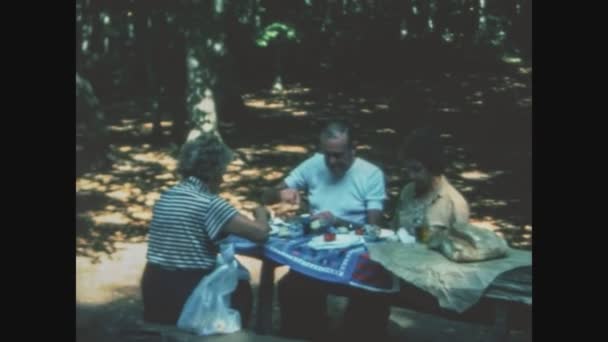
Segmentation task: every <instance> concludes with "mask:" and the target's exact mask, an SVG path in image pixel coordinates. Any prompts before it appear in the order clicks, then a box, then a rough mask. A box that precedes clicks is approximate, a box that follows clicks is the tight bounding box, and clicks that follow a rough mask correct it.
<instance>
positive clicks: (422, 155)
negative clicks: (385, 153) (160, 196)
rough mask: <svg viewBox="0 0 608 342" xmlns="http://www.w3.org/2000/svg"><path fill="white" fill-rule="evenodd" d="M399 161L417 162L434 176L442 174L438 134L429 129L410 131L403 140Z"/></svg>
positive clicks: (441, 157) (443, 166)
mask: <svg viewBox="0 0 608 342" xmlns="http://www.w3.org/2000/svg"><path fill="white" fill-rule="evenodd" d="M399 159H400V160H401V161H402V162H404V161H406V160H416V161H419V162H420V163H421V164H422V165H423V166H424V167H425V168H426V169H427V170H428V171H429V172H430V173H431V174H432V175H434V176H439V175H441V174H443V172H444V171H445V168H446V162H445V156H444V152H443V146H442V144H441V140H440V137H439V134H438V133H437V132H436V131H435V130H433V129H431V128H419V129H415V130H414V131H412V132H411V133H410V134H409V135H408V136H407V137H406V138H405V140H404V143H403V145H402V148H401V151H400V153H399Z"/></svg>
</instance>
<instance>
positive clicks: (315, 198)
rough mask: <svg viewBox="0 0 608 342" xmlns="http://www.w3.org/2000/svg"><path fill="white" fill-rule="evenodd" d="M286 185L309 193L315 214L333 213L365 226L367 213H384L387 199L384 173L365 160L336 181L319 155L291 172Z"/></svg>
mask: <svg viewBox="0 0 608 342" xmlns="http://www.w3.org/2000/svg"><path fill="white" fill-rule="evenodd" d="M285 184H287V187H289V188H295V189H299V190H305V191H307V192H308V201H309V202H310V211H311V213H312V214H316V213H319V212H322V211H331V213H332V214H333V215H334V216H335V217H337V218H341V219H344V220H348V221H351V222H355V223H361V224H364V223H366V222H367V210H373V209H376V210H382V209H383V206H384V200H385V199H386V192H385V183H384V174H383V173H382V170H380V168H378V167H377V166H375V165H373V164H372V163H370V162H368V161H366V160H363V159H361V158H355V160H354V162H353V164H352V165H351V167H350V168H349V169H348V171H347V172H346V174H345V175H344V176H343V177H342V178H340V179H338V180H335V179H334V177H333V176H332V174H331V172H330V170H329V169H328V168H327V165H326V164H325V160H324V157H323V154H321V153H316V154H315V155H314V156H312V157H310V158H308V159H307V160H305V161H304V162H302V163H301V164H300V165H299V166H298V167H296V168H295V169H294V170H293V171H291V173H290V174H289V176H287V177H286V178H285Z"/></svg>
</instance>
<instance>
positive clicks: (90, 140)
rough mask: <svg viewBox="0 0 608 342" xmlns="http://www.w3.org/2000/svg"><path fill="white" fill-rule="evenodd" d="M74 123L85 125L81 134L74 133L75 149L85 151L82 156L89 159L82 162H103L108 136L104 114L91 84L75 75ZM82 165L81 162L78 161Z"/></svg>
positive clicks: (77, 74)
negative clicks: (79, 148) (78, 148)
mask: <svg viewBox="0 0 608 342" xmlns="http://www.w3.org/2000/svg"><path fill="white" fill-rule="evenodd" d="M76 122H77V123H81V124H84V125H85V129H84V131H83V132H80V133H81V134H80V135H79V134H78V133H79V132H78V130H77V132H76V143H77V147H78V146H80V147H81V148H84V150H86V151H87V153H85V154H84V155H85V156H87V157H88V158H90V159H89V160H86V161H84V162H85V163H87V162H91V161H96V162H98V161H100V162H105V159H106V155H105V151H106V147H107V143H108V134H107V130H106V122H105V114H104V112H103V111H102V110H101V107H100V104H99V100H98V99H97V96H96V95H95V91H94V89H93V86H92V85H91V82H89V81H88V80H87V79H86V78H84V77H82V76H81V75H80V74H79V73H78V72H77V73H76ZM79 162H80V163H79V164H80V165H82V164H83V163H82V162H83V160H82V159H81V160H79Z"/></svg>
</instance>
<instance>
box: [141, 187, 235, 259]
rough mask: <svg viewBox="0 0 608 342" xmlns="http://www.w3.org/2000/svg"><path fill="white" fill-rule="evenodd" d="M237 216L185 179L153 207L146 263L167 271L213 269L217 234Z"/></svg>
mask: <svg viewBox="0 0 608 342" xmlns="http://www.w3.org/2000/svg"><path fill="white" fill-rule="evenodd" d="M237 213H238V212H237V210H236V209H235V208H234V207H233V206H231V205H230V204H228V203H227V202H226V201H224V200H223V199H221V198H220V197H218V196H217V195H213V194H211V193H209V189H208V188H207V186H206V185H205V184H203V183H202V182H201V181H200V180H198V179H197V178H194V177H189V178H187V179H185V180H184V181H182V182H181V183H179V184H177V185H176V186H174V187H172V188H171V189H169V190H167V191H166V192H165V193H163V194H162V195H161V197H160V199H159V200H158V201H157V202H156V204H155V205H154V212H153V217H152V223H151V224H150V230H149V235H148V253H147V259H148V261H149V262H151V263H154V264H157V265H160V266H164V267H168V268H178V269H205V270H208V269H212V268H213V267H214V266H215V260H216V255H217V252H218V246H217V244H216V242H217V241H218V239H219V238H220V230H221V228H222V227H223V226H224V224H225V223H226V222H228V220H229V219H230V218H232V217H233V216H234V215H236V214H237Z"/></svg>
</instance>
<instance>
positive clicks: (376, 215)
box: [367, 210, 383, 226]
mask: <svg viewBox="0 0 608 342" xmlns="http://www.w3.org/2000/svg"><path fill="white" fill-rule="evenodd" d="M382 221H383V220H382V211H381V210H368V211H367V223H369V224H374V225H376V226H382Z"/></svg>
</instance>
